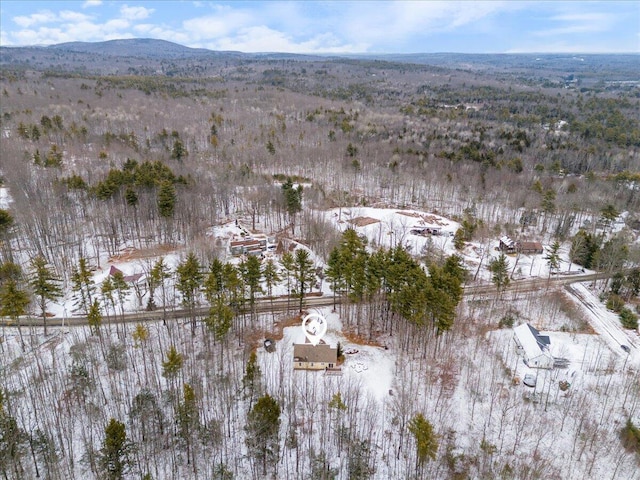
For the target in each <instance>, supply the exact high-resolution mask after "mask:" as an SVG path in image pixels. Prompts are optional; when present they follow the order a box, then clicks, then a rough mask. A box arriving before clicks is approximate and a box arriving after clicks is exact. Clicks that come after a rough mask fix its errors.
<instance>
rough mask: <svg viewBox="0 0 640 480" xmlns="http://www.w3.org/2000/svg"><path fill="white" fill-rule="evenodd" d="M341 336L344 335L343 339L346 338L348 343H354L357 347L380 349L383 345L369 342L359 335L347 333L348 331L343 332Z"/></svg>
mask: <svg viewBox="0 0 640 480" xmlns="http://www.w3.org/2000/svg"><path fill="white" fill-rule="evenodd" d="M342 334H343V335H344V338H346V339H347V340H348V341H349V343H354V344H357V345H368V346H369V347H382V346H383V345H381V344H380V343H379V342H377V341H376V340H369V339H368V338H365V337H363V336H361V335H358V334H357V333H355V332H352V331H349V330H344V331H343V332H342Z"/></svg>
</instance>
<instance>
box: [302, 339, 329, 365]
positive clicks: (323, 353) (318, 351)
mask: <svg viewBox="0 0 640 480" xmlns="http://www.w3.org/2000/svg"><path fill="white" fill-rule="evenodd" d="M293 358H294V359H296V361H300V362H313V363H321V362H324V363H335V362H337V361H338V349H337V348H331V347H330V346H329V345H327V344H326V343H320V344H318V345H315V346H314V345H312V344H310V343H296V344H294V345H293Z"/></svg>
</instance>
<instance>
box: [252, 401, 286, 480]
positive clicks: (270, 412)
mask: <svg viewBox="0 0 640 480" xmlns="http://www.w3.org/2000/svg"><path fill="white" fill-rule="evenodd" d="M245 430H246V433H247V436H246V444H247V448H248V450H249V455H251V456H252V457H253V458H255V459H256V460H257V461H259V462H260V463H262V475H263V476H266V475H267V463H269V464H275V462H277V461H278V453H279V433H280V405H278V402H277V401H276V400H275V399H274V398H272V397H270V396H269V395H264V396H262V397H260V398H259V399H258V401H257V402H256V404H255V406H254V407H253V408H252V409H251V410H250V411H249V414H248V415H247V424H246V426H245Z"/></svg>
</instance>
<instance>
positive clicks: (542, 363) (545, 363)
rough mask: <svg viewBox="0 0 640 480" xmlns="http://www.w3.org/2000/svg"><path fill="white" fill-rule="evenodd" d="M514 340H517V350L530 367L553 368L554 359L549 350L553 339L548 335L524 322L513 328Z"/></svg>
mask: <svg viewBox="0 0 640 480" xmlns="http://www.w3.org/2000/svg"><path fill="white" fill-rule="evenodd" d="M513 340H514V341H515V342H516V352H517V353H518V355H521V356H522V358H523V360H524V363H525V364H526V365H527V366H528V367H531V368H553V362H554V360H553V356H552V355H551V352H549V345H550V344H551V341H550V340H549V337H548V336H547V335H540V332H539V331H538V330H536V329H535V328H534V327H532V326H531V325H529V324H528V323H523V324H522V325H519V326H517V327H515V328H514V329H513Z"/></svg>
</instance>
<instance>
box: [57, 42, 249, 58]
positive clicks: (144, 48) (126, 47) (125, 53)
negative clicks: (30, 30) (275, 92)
mask: <svg viewBox="0 0 640 480" xmlns="http://www.w3.org/2000/svg"><path fill="white" fill-rule="evenodd" d="M46 48H48V49H54V50H64V51H67V52H78V53H93V54H100V55H113V56H116V57H140V56H142V57H151V58H184V57H196V56H203V55H207V56H209V55H215V54H226V55H229V54H235V55H242V53H241V52H218V51H213V50H207V49H206V48H191V47H185V46H184V45H180V44H178V43H174V42H169V41H167V40H157V39H154V38H127V39H119V40H107V41H104V42H67V43H58V44H56V45H50V46H48V47H46Z"/></svg>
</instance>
